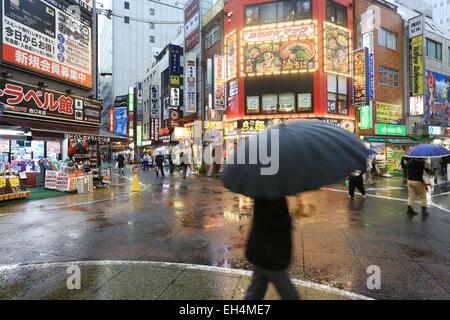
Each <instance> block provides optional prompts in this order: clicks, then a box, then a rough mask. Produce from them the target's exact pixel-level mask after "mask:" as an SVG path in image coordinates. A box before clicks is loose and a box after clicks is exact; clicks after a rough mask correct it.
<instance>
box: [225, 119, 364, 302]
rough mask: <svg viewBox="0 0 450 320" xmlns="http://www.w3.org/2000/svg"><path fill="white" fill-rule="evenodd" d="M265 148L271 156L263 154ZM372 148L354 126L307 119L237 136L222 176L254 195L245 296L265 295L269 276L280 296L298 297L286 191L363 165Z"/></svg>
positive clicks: (333, 178) (320, 183) (240, 190)
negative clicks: (291, 269)
mask: <svg viewBox="0 0 450 320" xmlns="http://www.w3.org/2000/svg"><path fill="white" fill-rule="evenodd" d="M263 148H267V149H268V150H270V152H268V150H262V149H263ZM243 152H245V154H242V153H243ZM264 152H266V153H265V155H268V154H270V155H271V158H268V157H263V156H262V154H264ZM368 152H369V151H368V149H367V148H366V147H365V145H364V144H363V143H362V142H361V140H360V139H358V137H356V136H355V135H353V134H351V133H350V132H348V131H346V130H344V129H342V128H340V127H337V126H334V125H331V124H328V123H325V122H320V121H309V120H301V121H287V122H286V123H285V124H282V125H278V126H274V127H271V128H269V129H266V130H264V131H261V132H259V133H258V134H257V135H254V136H250V137H247V138H246V139H243V140H241V141H240V142H239V145H238V146H237V148H236V150H235V152H232V153H231V155H230V156H229V157H227V163H226V164H225V166H224V170H223V173H222V175H221V179H222V181H223V183H224V185H225V187H226V188H228V189H229V190H231V191H232V192H236V193H240V194H243V195H245V196H247V197H250V198H252V199H254V210H253V214H254V216H253V221H252V228H251V231H250V235H249V238H248V243H247V247H246V251H245V253H246V258H247V259H248V260H249V261H250V263H252V264H253V278H252V281H251V284H250V286H249V288H248V290H247V293H246V295H245V299H246V300H261V299H263V298H264V296H265V294H266V290H267V287H268V283H269V282H272V283H273V284H274V285H275V287H276V289H277V291H278V292H279V294H280V296H281V298H282V299H286V300H287V299H289V300H293V299H299V298H300V297H299V295H298V292H297V291H296V289H295V287H294V285H293V284H292V282H291V280H290V279H289V275H288V268H289V265H290V262H291V255H292V247H293V246H292V220H291V217H290V216H289V210H288V205H287V200H286V197H287V196H294V195H298V194H299V193H302V192H306V191H312V190H317V189H319V188H321V187H323V186H326V185H329V184H332V183H335V182H337V181H340V180H342V179H344V178H345V177H346V176H347V175H348V172H351V171H352V170H354V168H361V167H363V166H364V165H365V162H366V159H367V157H368ZM247 155H249V156H250V157H247ZM243 159H245V160H244V161H243ZM246 159H249V163H245V162H246ZM250 159H251V160H250ZM255 159H256V161H255ZM242 162H244V163H242ZM269 166H270V168H269ZM267 169H269V170H267Z"/></svg>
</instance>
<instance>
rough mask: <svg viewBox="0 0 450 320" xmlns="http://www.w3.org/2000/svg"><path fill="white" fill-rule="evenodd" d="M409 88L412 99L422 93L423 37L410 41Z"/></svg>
mask: <svg viewBox="0 0 450 320" xmlns="http://www.w3.org/2000/svg"><path fill="white" fill-rule="evenodd" d="M411 88H412V90H411V91H412V96H413V97H417V96H421V95H423V93H424V68H423V36H417V37H414V38H412V39H411Z"/></svg>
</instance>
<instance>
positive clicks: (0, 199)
mask: <svg viewBox="0 0 450 320" xmlns="http://www.w3.org/2000/svg"><path fill="white" fill-rule="evenodd" d="M30 194H31V192H30V191H23V192H15V193H8V194H2V195H0V202H3V201H9V200H17V199H23V198H28V197H29V196H30Z"/></svg>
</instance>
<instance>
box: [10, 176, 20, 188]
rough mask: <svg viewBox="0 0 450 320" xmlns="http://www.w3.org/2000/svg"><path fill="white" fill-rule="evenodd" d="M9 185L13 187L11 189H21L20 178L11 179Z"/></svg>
mask: <svg viewBox="0 0 450 320" xmlns="http://www.w3.org/2000/svg"><path fill="white" fill-rule="evenodd" d="M9 184H10V185H11V188H18V187H20V181H19V178H18V177H11V178H9Z"/></svg>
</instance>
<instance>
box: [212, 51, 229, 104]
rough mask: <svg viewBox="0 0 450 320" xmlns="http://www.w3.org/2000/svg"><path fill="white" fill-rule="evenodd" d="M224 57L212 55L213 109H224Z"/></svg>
mask: <svg viewBox="0 0 450 320" xmlns="http://www.w3.org/2000/svg"><path fill="white" fill-rule="evenodd" d="M225 89H226V87H225V59H224V57H222V56H214V98H213V99H214V109H218V110H224V109H225V95H226V93H225Z"/></svg>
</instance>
